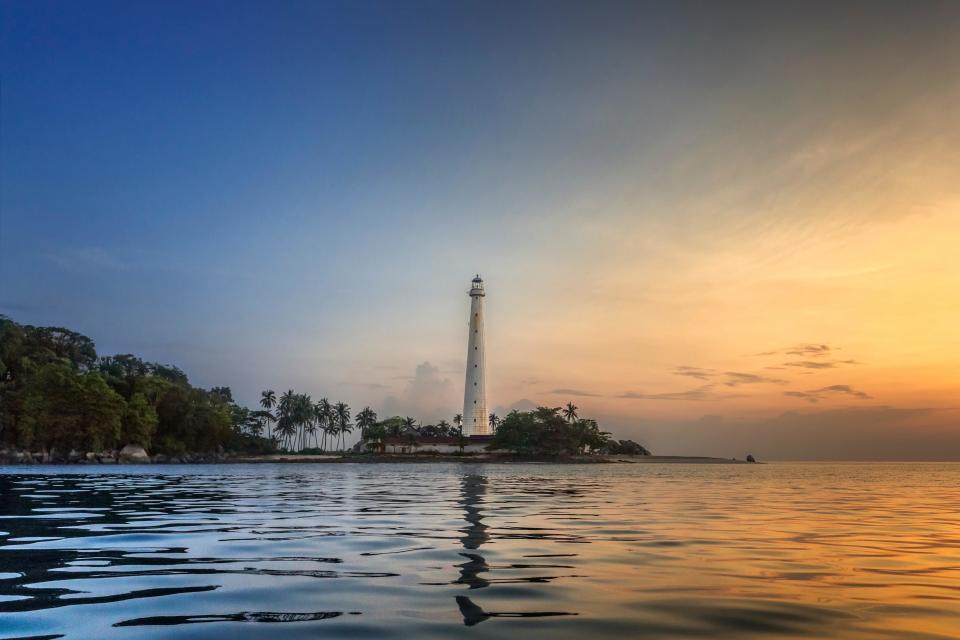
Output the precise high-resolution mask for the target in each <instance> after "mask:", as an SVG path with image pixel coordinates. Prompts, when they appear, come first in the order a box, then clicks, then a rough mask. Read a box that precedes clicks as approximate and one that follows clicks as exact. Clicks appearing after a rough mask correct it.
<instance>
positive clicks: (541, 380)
mask: <svg viewBox="0 0 960 640" xmlns="http://www.w3.org/2000/svg"><path fill="white" fill-rule="evenodd" d="M0 37H2V40H0V313H3V314H6V315H9V316H10V317H12V318H13V319H15V320H17V321H19V322H23V323H30V324H42V325H60V326H66V327H69V328H72V329H75V330H77V331H80V332H82V333H84V334H86V335H89V336H90V337H91V338H93V339H94V340H95V341H96V344H97V348H98V351H99V353H101V354H103V355H106V354H113V353H135V354H137V355H140V356H142V357H144V358H146V359H149V360H155V361H160V362H164V363H171V364H175V365H177V366H179V367H181V368H182V369H183V370H184V371H186V372H187V374H188V375H189V376H190V379H191V381H192V382H193V383H194V384H198V385H200V386H204V387H211V386H220V385H226V386H230V387H231V388H232V389H233V391H234V396H235V397H236V398H237V399H238V400H239V401H240V402H242V403H245V404H247V405H250V406H253V405H255V404H256V402H257V400H258V398H259V393H260V391H261V390H262V389H268V388H269V389H275V390H277V391H278V392H279V391H283V390H286V389H288V388H293V389H296V390H297V391H302V392H306V393H310V394H311V395H312V396H313V397H314V399H317V398H319V397H322V396H326V397H329V398H331V399H336V400H344V401H346V402H348V403H349V404H350V405H351V406H352V407H354V410H355V411H356V410H358V409H360V408H362V407H363V406H366V405H369V406H371V407H372V408H373V409H374V410H376V411H378V412H379V413H380V414H381V415H391V414H400V415H413V416H415V417H417V418H419V419H421V420H423V421H425V422H428V421H434V420H437V419H439V418H446V419H447V420H450V419H452V416H453V415H454V414H455V413H458V412H459V411H460V409H461V407H460V404H461V402H462V397H463V375H464V366H465V360H466V338H467V316H468V312H469V299H468V297H467V295H466V294H467V290H468V289H469V283H470V279H471V278H472V277H473V275H474V274H476V273H479V274H481V275H482V276H483V278H484V280H485V282H486V288H487V292H488V295H487V297H486V300H485V304H486V333H487V349H488V351H487V366H488V373H487V389H488V404H489V405H490V406H491V407H496V408H495V409H494V410H495V411H496V412H498V413H499V414H500V415H504V414H505V413H506V412H507V411H509V410H510V409H511V408H526V407H531V406H535V405H548V406H559V405H561V404H564V403H566V402H568V401H573V402H574V403H575V404H576V405H578V406H579V407H580V413H581V415H585V416H593V417H595V418H597V419H599V420H600V422H601V425H602V426H603V427H604V428H605V429H607V430H609V431H612V432H613V433H614V434H615V435H616V436H617V437H621V438H632V439H635V440H638V441H640V442H642V443H644V444H646V445H647V446H648V447H649V448H651V449H652V450H653V451H654V452H655V453H661V454H691V455H718V456H736V457H741V458H742V457H743V456H745V455H746V454H747V453H753V454H754V455H756V456H758V457H759V458H765V459H797V460H803V459H850V460H853V459H881V460H882V459H958V460H960V322H958V321H960V249H958V246H957V245H958V241H960V4H958V3H956V2H935V1H929V2H917V3H907V2H880V1H870V2H862V3H861V2H842V3H809V2H795V3H789V2H783V3H769V2H757V3H738V2H726V3H715V2H660V3H644V2H626V3H613V2H559V1H550V2H531V1H521V2H502V1H494V2H448V1H442V2H440V1H438V2H418V1H410V2H367V1H360V2H317V1H311V2H238V1H231V2H212V1H211V2H203V3H195V2H170V1H164V2H137V3H129V2H117V3H104V2H84V3H63V2H45V1H42V0H40V1H33V0H32V1H29V2H20V1H11V0H0Z"/></svg>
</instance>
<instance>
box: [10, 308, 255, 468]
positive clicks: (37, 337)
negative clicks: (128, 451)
mask: <svg viewBox="0 0 960 640" xmlns="http://www.w3.org/2000/svg"><path fill="white" fill-rule="evenodd" d="M250 421H251V419H250V417H249V411H248V410H246V409H245V408H243V407H238V406H237V405H236V404H235V403H234V402H233V398H232V394H231V392H230V389H229V388H228V387H217V388H214V389H212V390H210V391H206V390H204V389H198V388H196V387H194V386H192V385H191V384H190V382H189V380H188V379H187V376H186V374H185V373H183V371H181V370H180V369H178V368H177V367H174V366H170V365H164V364H159V363H155V362H145V361H143V360H141V359H140V358H138V357H136V356H134V355H131V354H118V355H114V356H107V357H102V358H100V357H98V356H97V352H96V348H95V345H94V342H93V340H91V339H90V338H88V337H86V336H84V335H81V334H79V333H77V332H75V331H70V330H69V329H64V328H62V327H34V326H31V325H21V324H18V323H16V322H14V321H13V320H11V319H10V318H8V317H5V316H0V445H7V446H15V447H21V448H25V449H34V450H36V449H43V450H56V451H60V452H67V451H70V450H75V451H98V450H102V449H113V448H119V447H122V446H124V445H127V444H139V445H141V446H143V447H145V448H147V449H149V450H151V451H153V452H155V453H170V454H178V453H183V452H205V451H213V450H215V449H218V448H231V449H243V450H251V449H252V450H261V449H270V448H271V445H270V443H269V442H268V441H267V440H265V439H263V438H258V437H257V436H256V435H254V434H251V433H250V430H249V429H248V427H249V424H250Z"/></svg>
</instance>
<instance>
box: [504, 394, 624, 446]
mask: <svg viewBox="0 0 960 640" xmlns="http://www.w3.org/2000/svg"><path fill="white" fill-rule="evenodd" d="M609 443H610V434H609V433H607V432H605V431H601V430H600V427H599V425H598V424H597V421H596V420H591V419H590V418H580V417H579V416H578V415H577V407H576V406H575V405H573V404H572V403H567V406H566V407H565V408H564V409H562V410H561V408H560V407H552V408H551V407H537V408H536V409H534V410H533V411H511V412H510V413H509V414H507V417H506V418H504V419H503V420H502V421H501V422H500V423H499V426H498V427H497V430H496V432H495V433H494V436H493V443H492V444H491V448H494V449H505V450H507V451H512V452H513V453H517V454H522V455H574V454H578V453H584V452H586V451H599V450H602V449H603V448H604V447H606V446H607V445H608V444H609Z"/></svg>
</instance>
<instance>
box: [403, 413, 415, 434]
mask: <svg viewBox="0 0 960 640" xmlns="http://www.w3.org/2000/svg"><path fill="white" fill-rule="evenodd" d="M403 429H404V431H406V432H407V433H408V434H411V433H414V434H415V433H417V421H416V420H415V419H413V418H411V417H410V416H407V417H406V418H404V419H403Z"/></svg>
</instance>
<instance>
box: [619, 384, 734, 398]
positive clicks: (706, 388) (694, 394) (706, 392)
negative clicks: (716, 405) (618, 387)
mask: <svg viewBox="0 0 960 640" xmlns="http://www.w3.org/2000/svg"><path fill="white" fill-rule="evenodd" d="M713 387H714V385H712V384H706V385H703V386H702V387H697V388H696V389H688V390H686V391H670V392H666V393H645V392H642V391H625V392H623V393H621V394H619V395H618V396H617V397H618V398H621V399H624V400H693V401H702V400H728V399H730V398H742V397H744V396H743V395H742V394H734V393H726V394H719V393H716V392H714V391H713Z"/></svg>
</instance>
